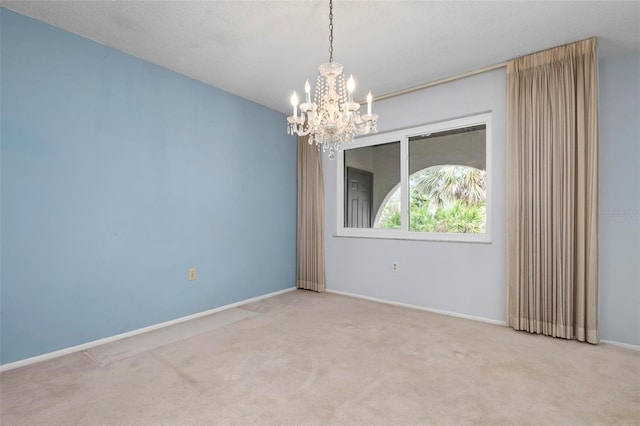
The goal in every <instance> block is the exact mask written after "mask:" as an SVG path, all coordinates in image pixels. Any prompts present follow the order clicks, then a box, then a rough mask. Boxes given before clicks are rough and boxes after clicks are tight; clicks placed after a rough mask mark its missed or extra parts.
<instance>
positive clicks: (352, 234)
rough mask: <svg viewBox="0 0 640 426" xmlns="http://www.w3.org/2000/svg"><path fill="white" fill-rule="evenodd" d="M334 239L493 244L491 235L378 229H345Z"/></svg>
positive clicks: (335, 234) (335, 235) (336, 234)
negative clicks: (372, 230)
mask: <svg viewBox="0 0 640 426" xmlns="http://www.w3.org/2000/svg"><path fill="white" fill-rule="evenodd" d="M332 237H333V238H367V239H382V240H403V241H429V242H442V243H472V244H492V243H493V241H492V239H491V236H490V235H489V234H437V233H432V234H425V233H418V232H403V231H399V230H389V231H386V230H381V229H376V230H375V231H374V232H371V229H366V230H364V229H363V230H359V229H349V230H346V229H343V230H340V231H338V232H337V233H334V234H333V235H332Z"/></svg>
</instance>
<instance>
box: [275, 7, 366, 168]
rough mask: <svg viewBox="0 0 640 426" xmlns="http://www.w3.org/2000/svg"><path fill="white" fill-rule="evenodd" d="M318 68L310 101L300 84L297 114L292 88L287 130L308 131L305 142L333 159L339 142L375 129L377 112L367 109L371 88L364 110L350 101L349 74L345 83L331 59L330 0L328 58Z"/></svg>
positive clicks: (301, 133)
mask: <svg viewBox="0 0 640 426" xmlns="http://www.w3.org/2000/svg"><path fill="white" fill-rule="evenodd" d="M318 71H319V75H318V77H317V80H316V87H315V92H314V97H313V102H311V86H310V85H309V80H307V81H306V83H305V85H304V91H305V102H304V103H302V104H300V114H298V95H296V92H293V95H292V96H291V105H292V106H293V115H292V116H290V117H287V122H288V123H289V124H288V127H287V133H288V134H290V135H292V134H296V135H298V136H306V135H309V144H314V143H315V144H316V146H318V148H319V147H320V146H322V151H323V152H328V156H329V159H331V160H333V159H334V158H335V156H336V153H337V152H339V151H340V150H341V149H342V144H345V143H349V142H353V138H354V136H355V135H363V134H367V133H370V132H374V133H375V132H376V131H377V129H376V125H377V121H378V115H377V114H372V113H371V101H372V98H371V92H369V94H368V95H367V113H366V114H365V115H362V116H361V115H360V113H359V110H360V104H359V103H357V102H353V89H355V81H354V80H353V76H350V77H349V80H348V81H347V83H346V85H345V82H344V75H343V74H342V64H339V63H337V62H333V0H329V62H327V63H325V64H322V65H320V66H319V67H318Z"/></svg>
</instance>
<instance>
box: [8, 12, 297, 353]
mask: <svg viewBox="0 0 640 426" xmlns="http://www.w3.org/2000/svg"><path fill="white" fill-rule="evenodd" d="M0 11H1V37H2V38H1V43H2V45H1V47H2V53H1V55H2V56H1V61H2V62H1V64H2V69H1V71H2V74H1V86H2V105H1V107H2V110H1V114H2V116H1V120H2V127H1V138H2V139H1V146H2V158H1V166H2V170H1V178H2V181H1V190H2V193H1V203H2V204H1V214H2V216H1V217H2V228H1V232H2V235H1V249H2V252H1V254H2V263H1V266H2V270H1V279H2V282H1V293H0V295H1V309H2V311H1V315H0V320H1V328H0V332H1V351H0V363H2V364H4V363H8V362H12V361H16V360H20V359H24V358H28V357H32V356H35V355H39V354H43V353H47V352H51V351H55V350H58V349H62V348H66V347H69V346H74V345H78V344H81V343H85V342H89V341H92V340H96V339H100V338H103V337H107V336H112V335H115V334H118V333H123V332H126V331H130V330H134V329H138V328H141V327H145V326H149V325H152V324H157V323H160V322H163V321H168V320H171V319H174V318H178V317H182V316H185V315H189V314H193V313H197V312H201V311H204V310H207V309H211V308H215V307H218V306H222V305H225V304H229V303H232V302H236V301H240V300H244V299H247V298H251V297H255V296H259V295H263V294H266V293H270V292H273V291H276V290H280V289H285V288H289V287H292V286H294V285H295V258H296V257H295V232H296V217H295V212H296V145H295V140H294V139H293V138H290V137H288V136H287V135H286V133H285V116H284V115H283V114H280V113H278V112H276V111H273V110H270V109H267V108H265V107H263V106H260V105H258V104H255V103H252V102H249V101H247V100H244V99H241V98H239V97H236V96H233V95H231V94H229V93H226V92H223V91H221V90H218V89H216V88H213V87H210V86H207V85H205V84H202V83H200V82H197V81H194V80H191V79H189V78H187V77H184V76H182V75H179V74H176V73H174V72H171V71H168V70H166V69H163V68H161V67H158V66H156V65H152V64H150V63H148V62H144V61H142V60H140V59H137V58H134V57H132V56H129V55H126V54H124V53H122V52H119V51H116V50H114V49H111V48H109V47H106V46H103V45H100V44H97V43H94V42H92V41H90V40H87V39H84V38H81V37H79V36H77V35H74V34H71V33H68V32H66V31H63V30H60V29H57V28H54V27H51V26H49V25H46V24H43V23H42V22H39V21H36V20H33V19H30V18H27V17H25V16H22V15H19V14H16V13H13V12H11V11H8V10H6V9H0ZM245 119H250V121H249V122H245V121H244V120H245ZM189 267H195V268H197V271H198V278H197V280H196V281H191V282H190V281H188V280H187V269H188V268H189Z"/></svg>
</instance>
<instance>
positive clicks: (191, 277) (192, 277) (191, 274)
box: [189, 268, 196, 281]
mask: <svg viewBox="0 0 640 426" xmlns="http://www.w3.org/2000/svg"><path fill="white" fill-rule="evenodd" d="M195 279H196V268H189V281H193V280H195Z"/></svg>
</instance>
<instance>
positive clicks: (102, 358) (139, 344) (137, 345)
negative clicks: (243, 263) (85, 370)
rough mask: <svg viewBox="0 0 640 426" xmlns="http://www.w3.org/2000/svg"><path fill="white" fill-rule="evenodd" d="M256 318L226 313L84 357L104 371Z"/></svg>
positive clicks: (107, 346)
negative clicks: (117, 364)
mask: <svg viewBox="0 0 640 426" xmlns="http://www.w3.org/2000/svg"><path fill="white" fill-rule="evenodd" d="M254 315H258V314H257V313H255V312H252V311H249V310H246V309H238V308H232V309H226V310H224V311H220V312H216V313H214V314H211V315H206V316H203V317H200V318H195V319H193V320H191V321H185V322H182V323H179V324H175V325H172V326H169V327H163V328H159V329H157V330H153V331H150V332H148V333H144V334H140V335H137V336H133V337H128V338H126V339H122V340H117V341H115V342H112V343H106V344H104V345H100V346H96V347H95V348H91V349H87V350H86V351H84V353H85V355H87V356H88V357H89V358H91V359H92V360H93V361H94V362H95V363H96V364H98V365H99V366H101V367H104V366H105V365H107V364H110V363H112V362H115V361H120V360H122V359H126V358H129V357H131V356H134V355H138V354H141V353H142V352H147V351H150V350H152V349H156V348H159V347H160V346H164V345H168V344H170V343H175V342H178V341H180V340H184V339H187V338H189V337H193V336H196V335H198V334H202V333H204V332H207V331H210V330H213V329H215V328H218V327H222V326H224V325H229V324H232V323H234V322H236V321H240V320H243V319H246V318H249V317H250V316H254Z"/></svg>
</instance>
